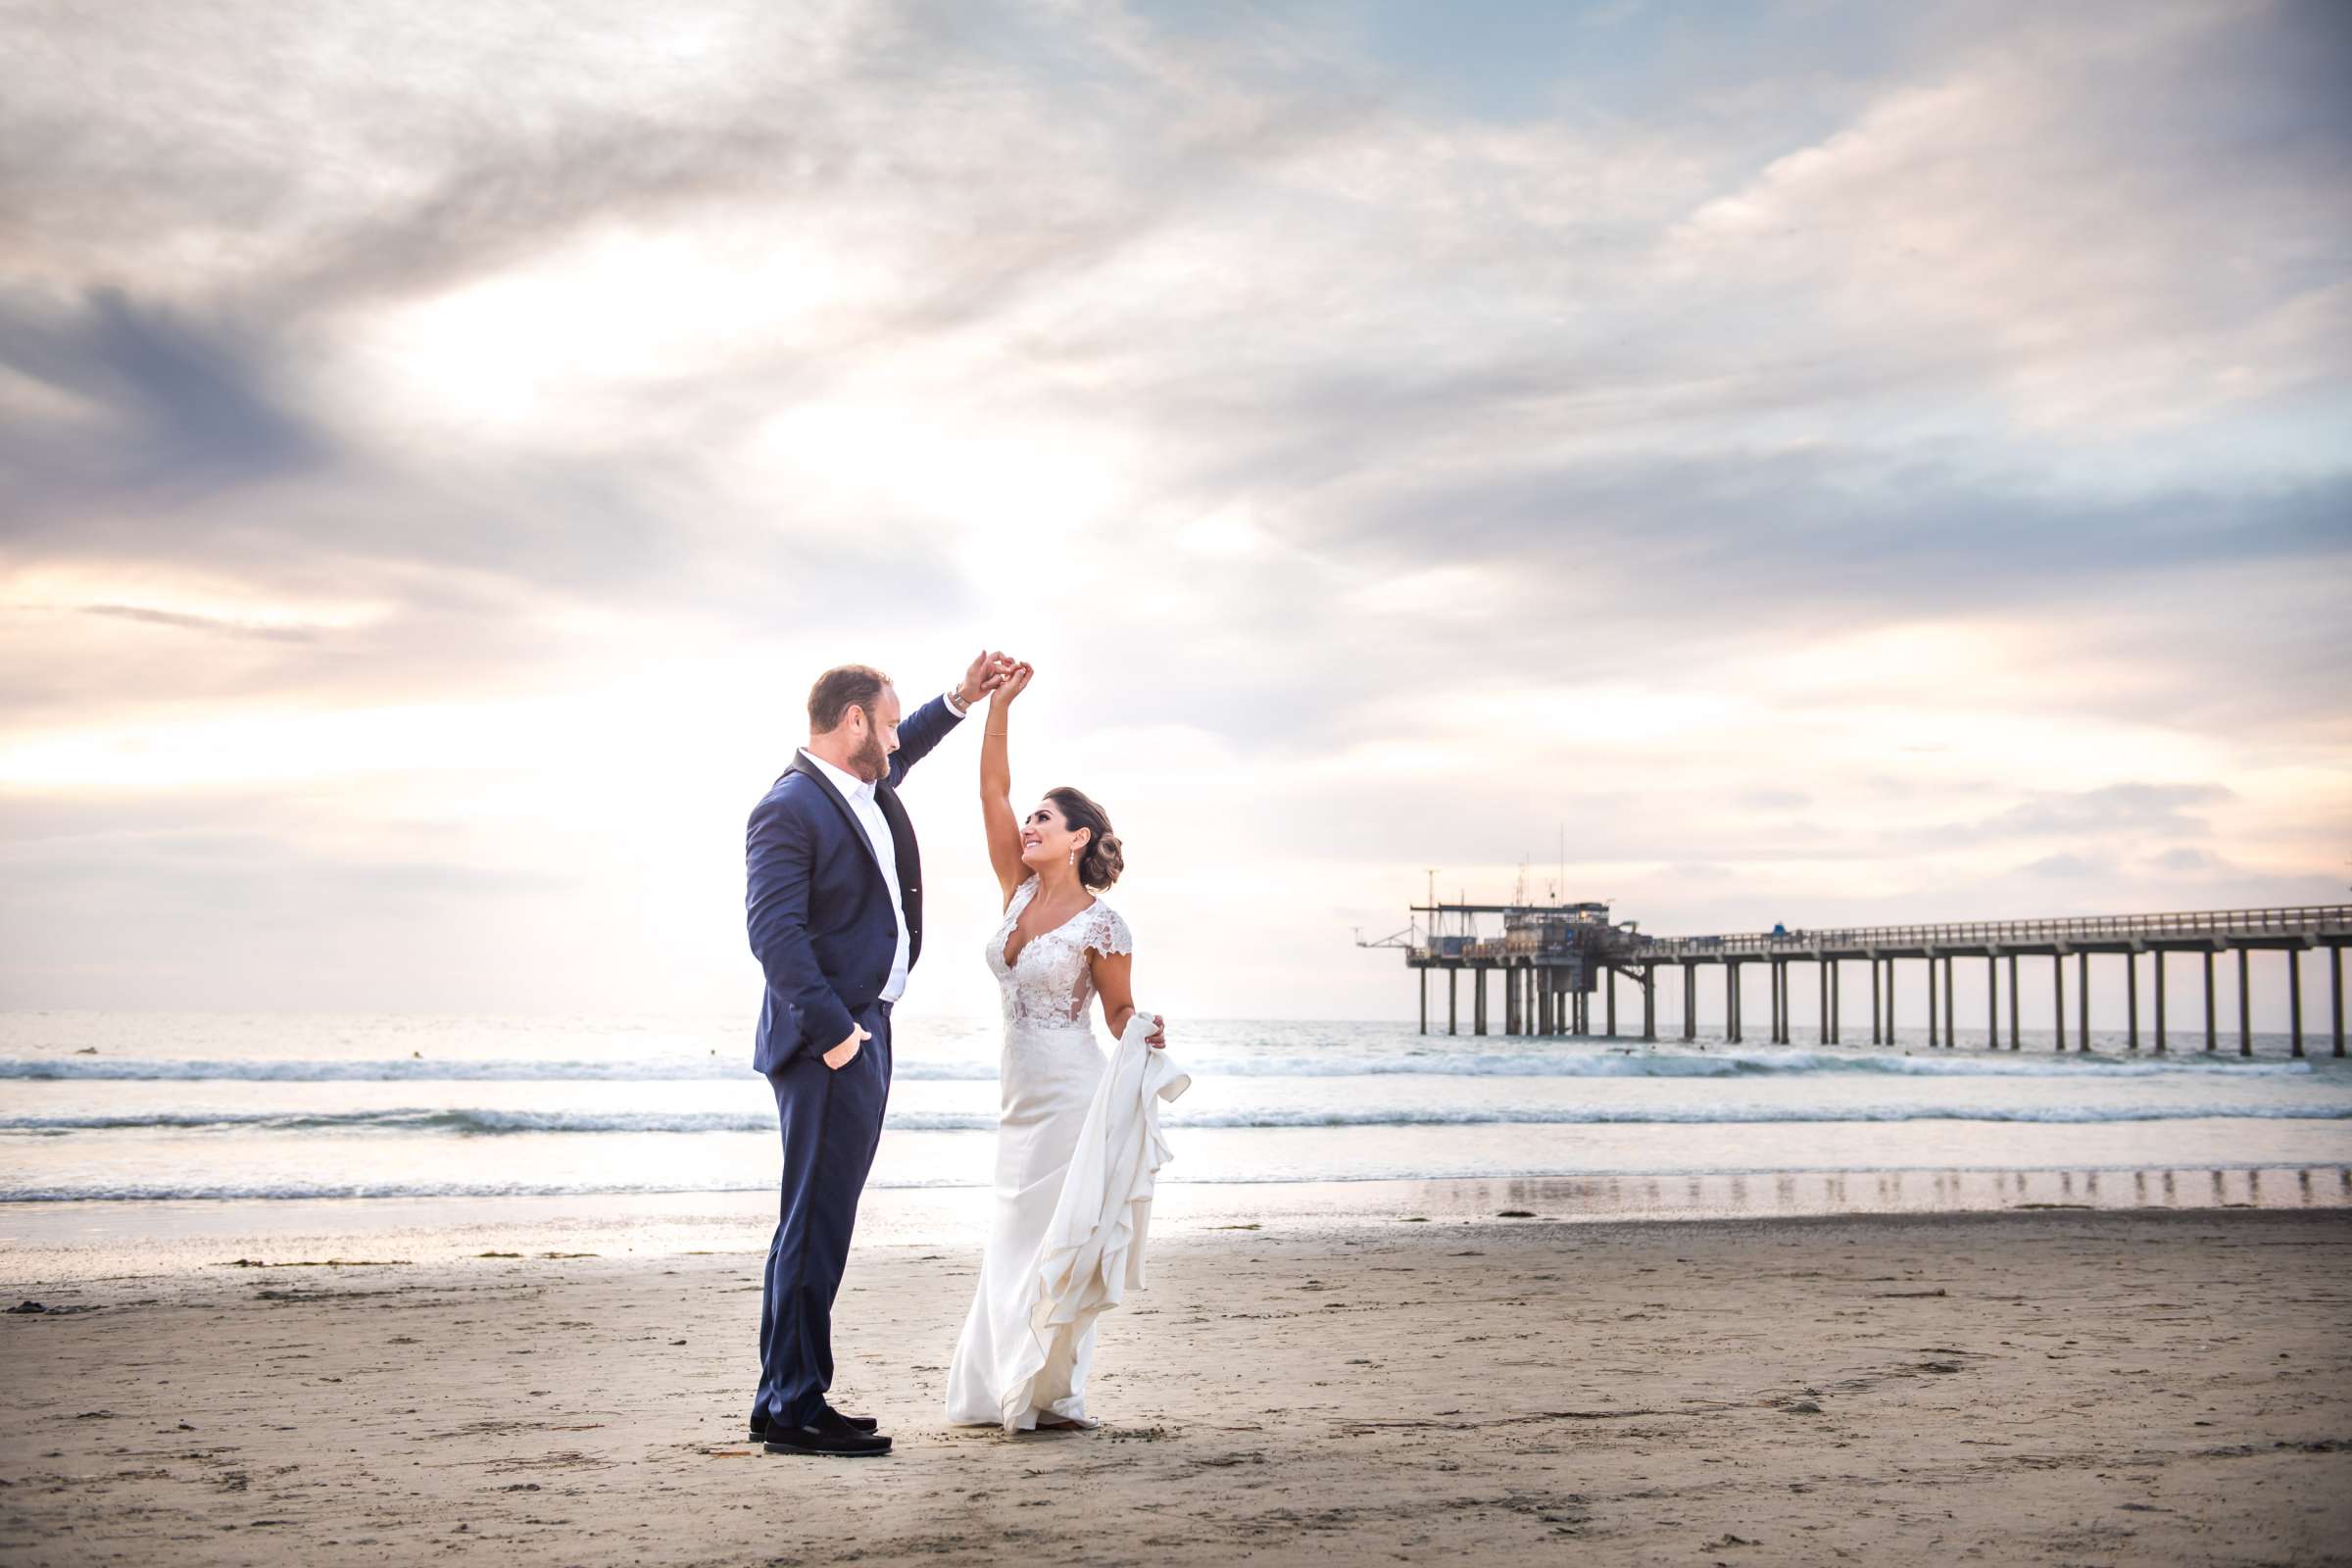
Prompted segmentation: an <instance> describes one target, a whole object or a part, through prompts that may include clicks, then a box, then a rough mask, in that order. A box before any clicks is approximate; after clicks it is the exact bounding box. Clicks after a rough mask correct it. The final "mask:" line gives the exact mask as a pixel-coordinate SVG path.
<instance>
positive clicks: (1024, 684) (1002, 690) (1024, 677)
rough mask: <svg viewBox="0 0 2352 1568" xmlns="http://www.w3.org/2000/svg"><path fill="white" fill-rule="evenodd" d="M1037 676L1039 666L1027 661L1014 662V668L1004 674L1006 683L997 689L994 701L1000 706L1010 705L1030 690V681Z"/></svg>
mask: <svg viewBox="0 0 2352 1568" xmlns="http://www.w3.org/2000/svg"><path fill="white" fill-rule="evenodd" d="M1036 674H1037V666H1036V665H1035V664H1032V663H1030V662H1027V661H1026V660H1016V661H1014V662H1013V664H1012V667H1011V668H1010V669H1008V670H1006V671H1005V680H1004V683H1003V684H1002V685H1000V686H998V687H997V689H996V696H995V698H994V701H995V702H996V703H998V704H999V705H1000V706H1002V705H1005V704H1009V703H1010V702H1011V701H1012V700H1013V699H1014V698H1015V697H1018V696H1020V695H1021V693H1023V692H1025V691H1027V690H1028V689H1029V682H1030V679H1031V678H1032V677H1033V676H1035V675H1036Z"/></svg>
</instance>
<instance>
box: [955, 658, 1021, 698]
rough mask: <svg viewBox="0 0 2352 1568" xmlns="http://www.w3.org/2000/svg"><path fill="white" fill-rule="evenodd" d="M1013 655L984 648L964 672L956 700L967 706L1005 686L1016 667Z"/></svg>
mask: <svg viewBox="0 0 2352 1568" xmlns="http://www.w3.org/2000/svg"><path fill="white" fill-rule="evenodd" d="M1016 667H1017V666H1016V664H1015V663H1014V662H1013V660H1012V658H1011V656H1009V655H1007V654H1005V653H1004V652H1003V651H1001V650H991V649H985V648H984V649H982V650H981V651H980V654H979V656H978V657H977V658H975V659H974V660H973V661H972V663H971V667H970V668H969V669H966V670H965V671H964V672H963V684H962V685H960V686H958V687H956V702H957V703H958V704H960V705H961V706H963V707H965V708H969V707H971V706H972V705H973V704H974V703H976V702H978V701H979V700H980V699H981V698H983V697H986V696H987V695H988V694H989V693H991V692H993V691H995V690H997V689H998V688H999V687H1001V686H1003V685H1004V684H1005V681H1006V680H1007V679H1008V678H1009V677H1010V676H1011V674H1012V672H1013V670H1014V669H1015V668H1016Z"/></svg>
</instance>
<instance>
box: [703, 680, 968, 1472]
mask: <svg viewBox="0 0 2352 1568" xmlns="http://www.w3.org/2000/svg"><path fill="white" fill-rule="evenodd" d="M1012 666H1013V661H1011V660H1009V659H1007V658H1005V656H1004V655H1003V654H987V653H984V654H982V655H981V656H980V657H979V658H977V659H975V660H973V661H972V666H971V668H970V669H968V670H966V671H964V676H963V680H962V681H961V683H960V684H958V685H957V686H956V688H955V689H954V690H953V691H949V692H946V693H943V694H942V695H940V696H938V697H934V698H932V699H931V701H929V702H927V703H925V704H924V705H923V706H922V707H921V708H918V709H916V710H915V711H914V713H913V714H912V716H910V717H907V719H906V720H905V722H904V723H902V722H901V720H900V710H899V694H898V692H897V691H896V690H894V689H893V688H892V686H891V683H890V677H889V676H887V675H885V674H883V673H882V672H881V671H880V670H878V669H871V668H868V667H867V666H865V665H863V664H845V665H843V666H842V667H841V668H839V669H829V670H827V671H825V673H824V674H822V675H820V676H818V677H817V682H816V685H815V686H814V687H812V688H811V689H810V690H809V744H808V746H807V747H806V748H804V749H803V750H802V752H801V754H800V756H799V757H797V758H795V759H794V760H793V763H792V765H791V766H790V767H789V768H787V769H785V771H784V775H783V776H782V777H781V778H779V779H777V780H776V782H775V785H774V787H772V788H771V789H769V790H768V792H767V794H766V796H765V797H764V798H762V799H761V801H760V804H759V805H758V806H756V807H754V808H753V809H752V819H751V824H750V827H749V829H748V832H747V836H746V841H745V847H744V861H745V871H746V875H747V887H746V890H745V895H744V912H745V916H746V919H747V921H748V922H749V925H750V928H751V938H752V954H753V956H756V957H757V958H758V959H759V960H760V968H761V969H762V970H764V971H765V972H766V976H767V993H766V996H765V997H764V999H763V1000H762V1001H761V1003H760V1033H759V1036H758V1038H757V1040H756V1042H755V1043H754V1045H753V1048H752V1066H753V1069H754V1070H755V1071H758V1072H760V1073H764V1074H766V1076H767V1081H768V1083H769V1085H770V1086H771V1087H772V1088H773V1089H774V1090H775V1093H776V1120H777V1122H778V1123H779V1124H780V1125H781V1127H782V1130H783V1137H784V1183H783V1196H782V1199H781V1201H780V1202H779V1204H778V1209H777V1216H776V1234H775V1239H774V1240H773V1241H771V1242H770V1243H768V1248H767V1284H766V1290H765V1293H764V1294H763V1295H762V1296H761V1298H760V1393H759V1397H757V1398H756V1399H755V1400H754V1401H753V1403H752V1437H753V1439H754V1441H757V1442H762V1443H764V1444H765V1445H766V1447H767V1451H769V1452H770V1453H822V1454H841V1455H854V1454H877V1453H888V1452H889V1451H890V1439H889V1438H888V1437H885V1436H883V1435H881V1434H880V1433H878V1432H877V1431H876V1430H875V1427H876V1422H875V1421H874V1419H873V1418H872V1417H871V1416H855V1415H843V1414H842V1413H841V1412H840V1411H838V1410H836V1409H834V1408H833V1406H832V1405H830V1404H828V1403H827V1402H826V1400H825V1393H826V1391H827V1390H828V1389H829V1388H831V1386H832V1383H833V1299H834V1297H835V1295H836V1294H838V1293H839V1291H840V1289H841V1274H842V1269H843V1267H844V1265H846V1264H847V1263H848V1261H849V1255H850V1231H851V1228H852V1226H853V1225H854V1224H855V1223H856V1222H857V1218H858V1193H859V1192H860V1191H861V1190H862V1189H863V1188H864V1186H865V1177H866V1172H867V1171H868V1170H869V1169H871V1168H872V1166H873V1162H874V1150H875V1147H876V1146H877V1145H878V1144H879V1142H880V1141H881V1137H882V1112H883V1107H884V1104H885V1103H886V1102H887V1101H888V1099H889V1097H890V1047H891V1039H890V1011H891V1006H892V1005H893V1004H895V1003H896V1002H897V1001H898V1000H899V996H900V993H901V992H903V991H904V990H905V989H906V986H907V971H908V970H909V969H912V968H913V967H914V960H915V959H916V958H917V957H918V956H921V954H922V951H923V887H922V864H921V861H920V859H919V858H917V856H916V854H915V847H914V828H913V826H912V824H910V823H909V822H908V821H907V809H906V808H905V807H904V806H902V805H900V804H899V795H898V787H899V784H900V782H901V781H902V780H903V779H905V778H906V776H907V769H908V768H910V767H912V766H913V765H914V764H915V763H916V762H919V761H921V760H922V759H923V757H924V755H925V754H927V753H928V752H929V751H930V750H931V748H932V747H934V746H937V745H938V744H939V743H940V741H941V740H942V739H944V738H945V737H946V735H947V733H948V731H949V730H951V729H954V728H955V727H956V723H957V722H958V721H959V720H960V719H961V718H962V717H963V715H964V712H965V711H966V710H967V709H968V708H970V706H971V705H972V704H974V703H976V702H978V701H979V700H980V698H981V697H982V696H983V695H984V694H986V693H988V692H991V691H994V690H995V689H996V688H997V687H998V686H1000V685H1002V684H1004V681H1005V676H1006V674H1008V673H1009V672H1010V671H1011V669H1012Z"/></svg>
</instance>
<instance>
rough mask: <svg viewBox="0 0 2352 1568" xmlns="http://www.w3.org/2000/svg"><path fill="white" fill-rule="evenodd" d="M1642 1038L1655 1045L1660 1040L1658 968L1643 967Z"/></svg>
mask: <svg viewBox="0 0 2352 1568" xmlns="http://www.w3.org/2000/svg"><path fill="white" fill-rule="evenodd" d="M1657 1038H1658V966H1657V965H1656V964H1654V963H1645V964H1643V965H1642V1039H1643V1040H1646V1041H1650V1042H1652V1043H1654V1042H1655V1041H1656V1040H1657Z"/></svg>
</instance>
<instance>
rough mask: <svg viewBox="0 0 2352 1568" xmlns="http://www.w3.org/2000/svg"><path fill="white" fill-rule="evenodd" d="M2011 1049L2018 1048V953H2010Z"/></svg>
mask: <svg viewBox="0 0 2352 1568" xmlns="http://www.w3.org/2000/svg"><path fill="white" fill-rule="evenodd" d="M2009 1049H2010V1050H2011V1051H2015V1050H2016V1049H2017V955H2016V954H2014V953H2012V954H2011V955H2009Z"/></svg>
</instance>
